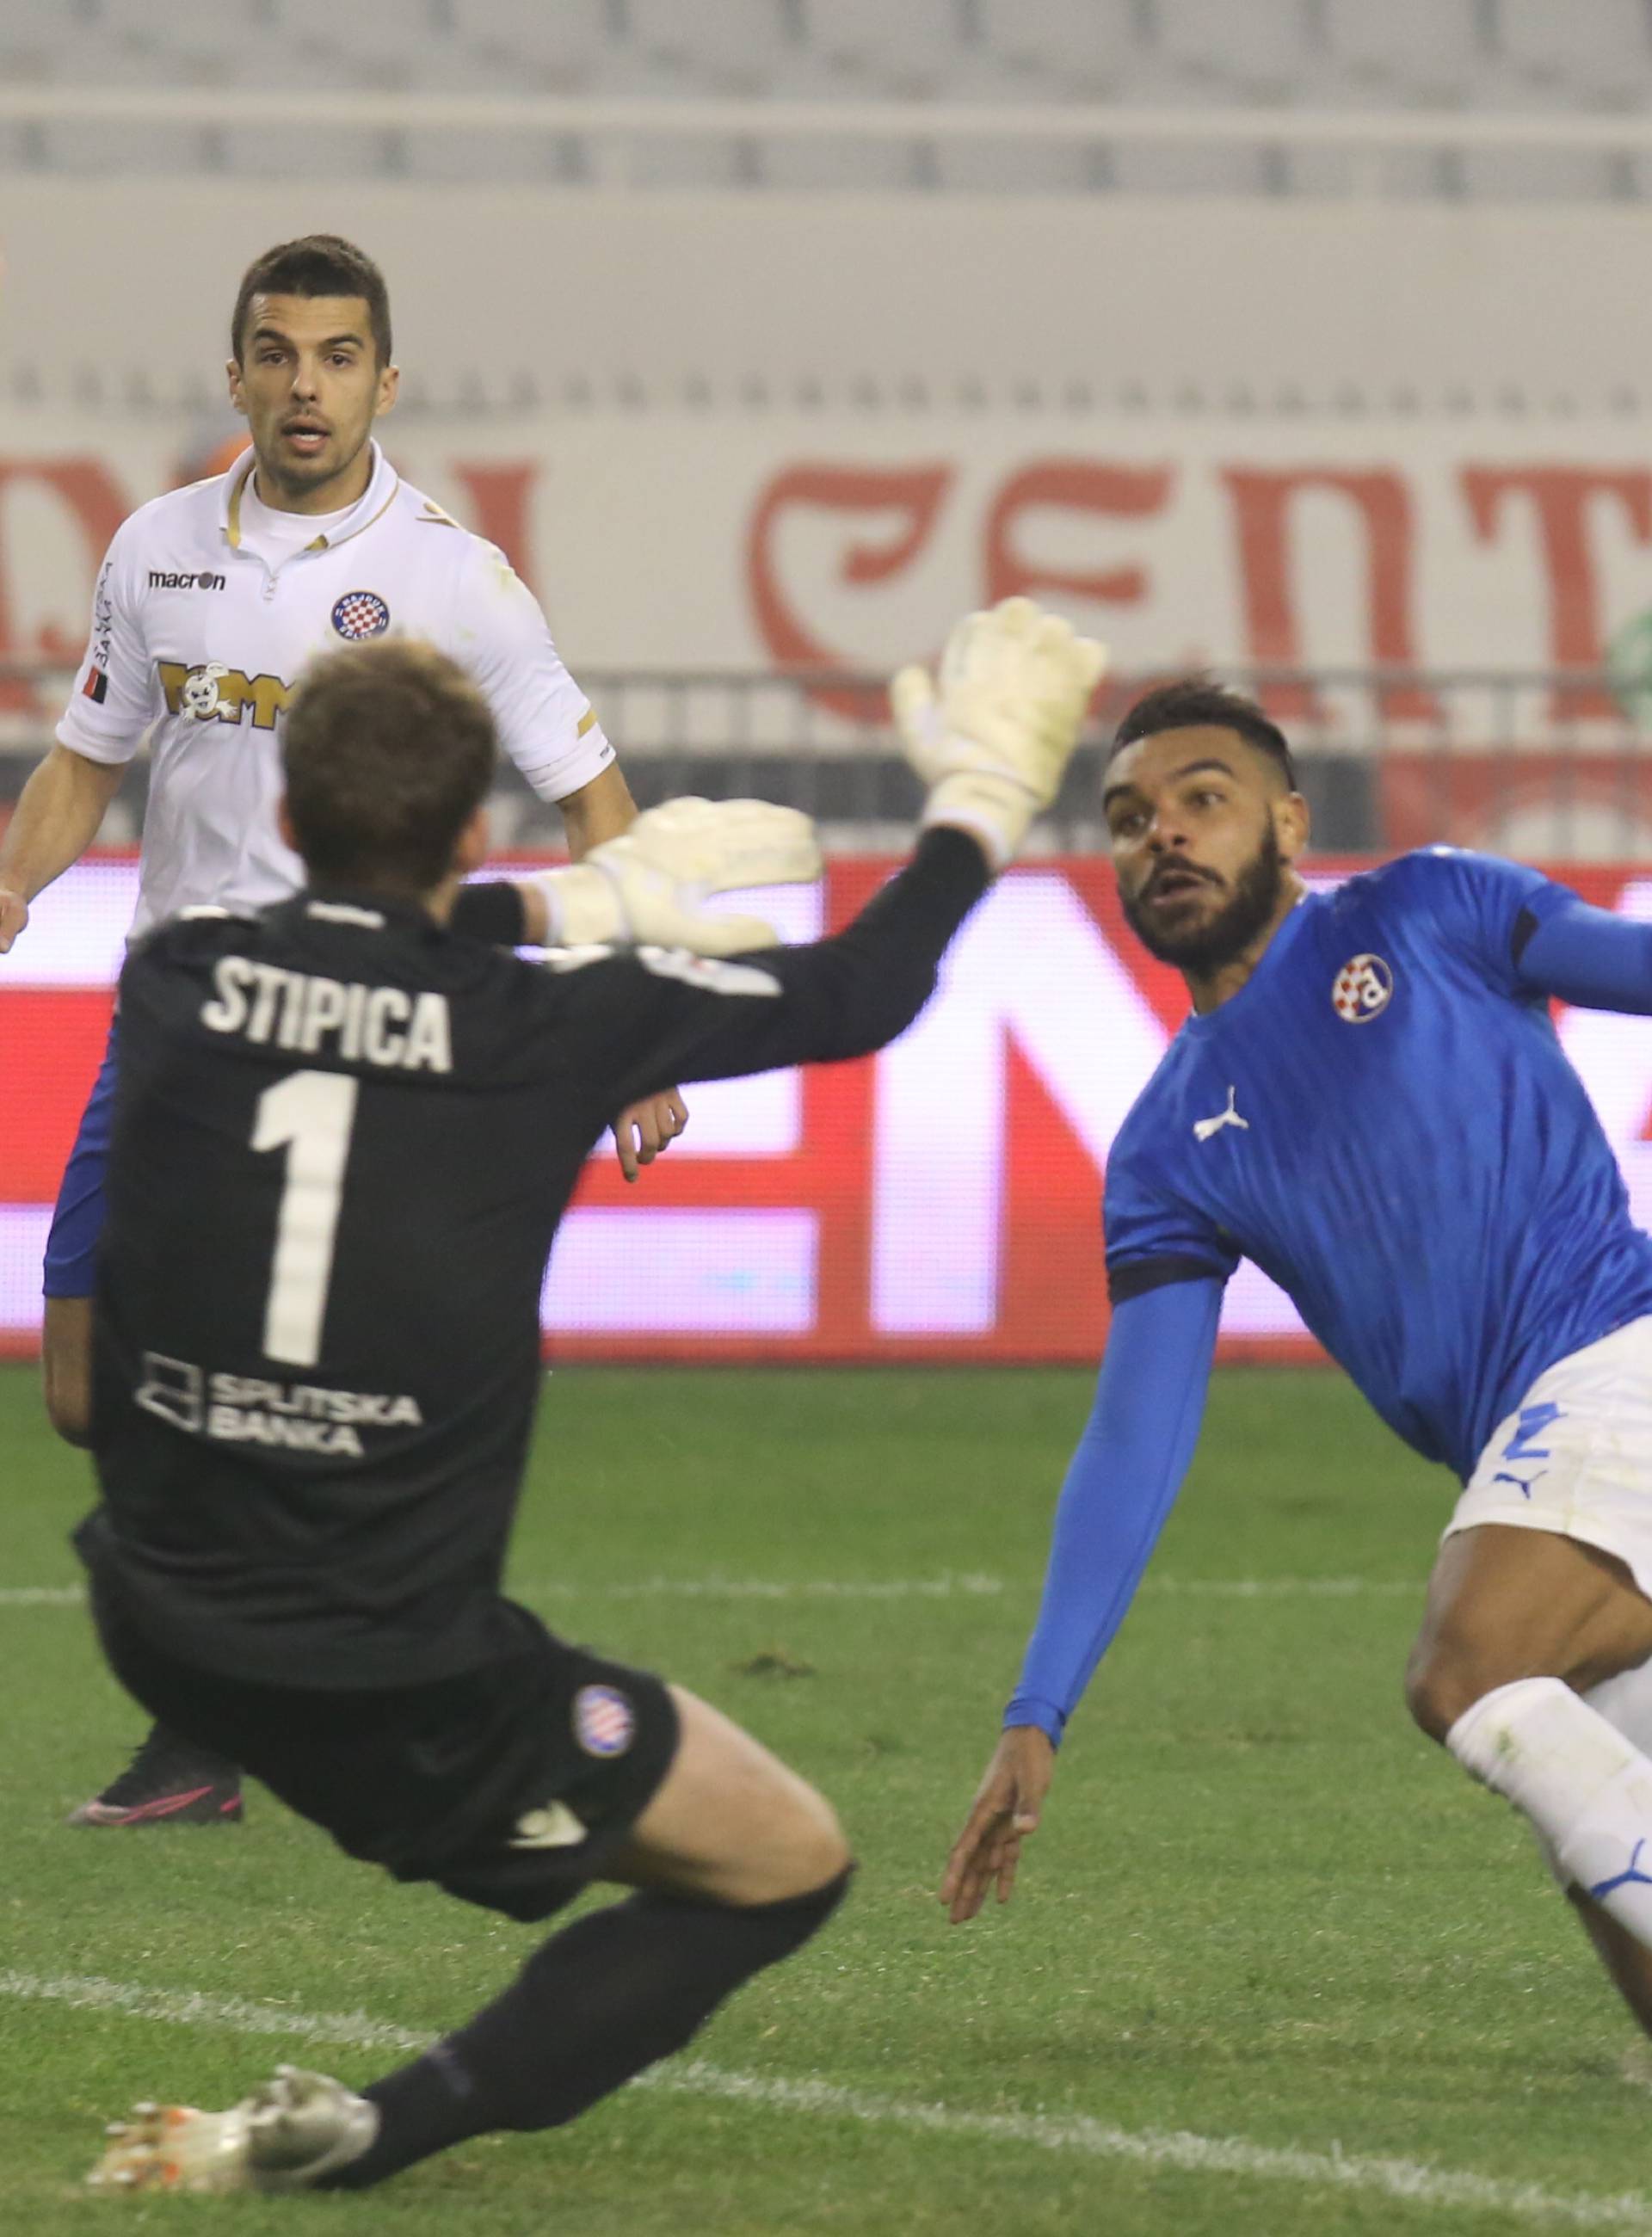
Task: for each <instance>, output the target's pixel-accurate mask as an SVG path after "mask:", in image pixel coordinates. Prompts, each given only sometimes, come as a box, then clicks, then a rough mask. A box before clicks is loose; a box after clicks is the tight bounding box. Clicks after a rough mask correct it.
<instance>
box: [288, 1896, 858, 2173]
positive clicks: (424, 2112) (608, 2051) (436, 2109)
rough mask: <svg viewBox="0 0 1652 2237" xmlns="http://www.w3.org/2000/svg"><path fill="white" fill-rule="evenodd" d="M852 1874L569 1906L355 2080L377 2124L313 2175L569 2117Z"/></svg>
mask: <svg viewBox="0 0 1652 2237" xmlns="http://www.w3.org/2000/svg"><path fill="white" fill-rule="evenodd" d="M851 1869H852V1867H851ZM848 1886H849V1871H843V1872H841V1873H840V1874H839V1875H838V1876H837V1877H836V1879H832V1880H829V1881H828V1882H827V1884H826V1885H825V1886H824V1887H822V1888H816V1890H815V1891H814V1892H813V1893H812V1894H810V1895H803V1896H794V1897H790V1898H789V1899H788V1900H787V1901H786V1902H784V1903H767V1904H756V1905H752V1906H750V1907H747V1908H745V1909H736V1908H735V1907H734V1906H733V1905H730V1904H707V1903H690V1902H686V1901H684V1899H683V1898H681V1897H677V1896H669V1895H657V1894H648V1895H634V1896H632V1897H630V1898H629V1899H628V1900H627V1901H626V1902H624V1903H617V1904H611V1905H610V1906H609V1908H608V1909H607V1910H598V1911H592V1912H591V1914H590V1916H589V1917H585V1918H581V1919H578V1920H576V1921H575V1923H574V1924H573V1925H572V1926H569V1927H565V1929H564V1930H563V1931H562V1932H561V1933H560V1934H558V1935H555V1936H553V1937H552V1939H551V1940H550V1941H549V1942H547V1943H545V1946H544V1948H543V1949H540V1950H535V1952H534V1953H533V1955H532V1957H530V1958H529V1959H528V1961H527V1963H526V1964H525V1966H524V1967H523V1968H522V1970H521V1972H520V1973H519V1975H518V1976H517V1977H516V1979H515V1980H514V1981H513V1982H512V1984H511V1986H510V1987H509V1988H508V1989H507V1990H506V1991H505V1993H504V1995H503V1996H499V1997H496V1998H495V2000H494V2001H493V2003H491V2004H489V2005H488V2006H487V2007H486V2009H485V2010H483V2011H481V2012H479V2013H478V2014H477V2016H476V2017H475V2018H474V2019H473V2020H472V2022H471V2023H470V2024H469V2026H468V2027H465V2028H461V2029H459V2031H458V2032H457V2033H456V2034H453V2035H450V2036H446V2037H445V2038H444V2039H443V2041H442V2042H439V2043H438V2044H437V2045H436V2046H435V2047H434V2049H432V2050H428V2051H426V2054H425V2056H423V2057H422V2058H420V2059H418V2060H416V2061H415V2062H413V2065H411V2066H405V2067H403V2068H402V2069H400V2072H398V2073H395V2074H390V2075H386V2076H385V2078H384V2080H383V2081H382V2082H373V2083H372V2084H371V2085H370V2086H369V2087H368V2088H367V2089H365V2090H364V2091H363V2092H362V2095H364V2096H365V2097H367V2098H368V2099H369V2100H370V2101H371V2102H373V2104H375V2105H376V2106H377V2107H378V2108H379V2133H378V2135H377V2136H376V2137H375V2138H374V2139H373V2142H372V2143H371V2144H370V2145H369V2146H368V2148H367V2150H366V2151H365V2152H364V2153H362V2155H361V2156H360V2158H359V2159H354V2160H352V2161H350V2162H349V2164H348V2166H347V2167H342V2168H339V2169H338V2171H337V2172H336V2174H333V2175H332V2176H330V2177H328V2178H327V2180H326V2181H324V2182H322V2183H320V2184H319V2185H318V2186H317V2188H320V2189H325V2190H362V2189H365V2188H367V2186H368V2185H369V2184H371V2183H375V2182H382V2181H384V2180H385V2178H386V2176H387V2175H393V2174H400V2171H401V2169H402V2168H407V2167H412V2166H413V2163H414V2162H415V2161H418V2160H423V2159H428V2158H429V2157H430V2156H431V2155H432V2154H433V2153H434V2152H440V2151H446V2149H447V2148H449V2147H450V2146H451V2145H453V2144H458V2143H462V2142H463V2141H465V2139H466V2137H467V2136H479V2135H485V2134H486V2132H487V2131H488V2130H490V2129H494V2128H558V2127H560V2125H561V2124H562V2123H563V2122H565V2121H572V2120H573V2119H574V2118H575V2116H576V2115H578V2114H580V2113H583V2112H585V2109H586V2108H587V2107H589V2106H591V2105H594V2104H595V2103H596V2102H597V2101H598V2098H600V2097H606V2096H607V2095H609V2094H610V2092H611V2091H612V2090H615V2089H618V2088H619V2086H620V2084H621V2083H622V2082H629V2081H630V2080H631V2076H632V2075H634V2074H640V2073H641V2072H642V2070H643V2069H644V2067H646V2066H652V2065H653V2064H654V2062H656V2060H657V2059H662V2058H669V2057H670V2056H671V2053H672V2052H673V2051H677V2050H681V2049H683V2047H684V2044H685V2043H686V2042H689V2041H690V2040H691V2037H692V2036H694V2035H695V2034H696V2033H697V2030H698V2029H699V2028H700V2027H701V2026H702V2025H703V2024H704V2022H705V2021H706V2020H708V2019H709V2018H710V2016H711V2014H712V2013H713V2012H714V2011H715V2010H716V2009H717V2006H718V2005H719V2004H720V2003H722V2002H723V2001H724V1997H725V1996H730V1995H732V1993H733V1991H734V1990H736V1989H737V1988H738V1987H739V1986H740V1984H741V1983H742V1982H743V1981H749V1980H750V1978H751V1976H752V1975H753V1974H754V1973H758V1972H761V1971H762V1970H763V1967H764V1966H765V1965H773V1964H776V1963H778V1961H779V1960H780V1959H781V1958H783V1957H790V1956H791V1955H792V1953H793V1952H794V1951H795V1950H801V1949H802V1947H803V1944H804V1943H805V1942H807V1941H808V1940H809V1937H810V1936H811V1935H812V1934H815V1933H816V1932H817V1931H818V1930H819V1929H820V1928H821V1927H823V1925H824V1924H825V1923H826V1921H827V1920H828V1919H829V1917H831V1915H832V1913H833V1911H834V1910H836V1908H837V1906H838V1904H840V1903H841V1902H842V1900H843V1895H844V1892H845V1891H846V1890H847V1888H848Z"/></svg>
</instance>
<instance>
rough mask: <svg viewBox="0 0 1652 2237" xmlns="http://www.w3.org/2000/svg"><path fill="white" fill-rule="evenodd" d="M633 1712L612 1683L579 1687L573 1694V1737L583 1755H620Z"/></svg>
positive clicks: (633, 1724)
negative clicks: (582, 1750)
mask: <svg viewBox="0 0 1652 2237" xmlns="http://www.w3.org/2000/svg"><path fill="white" fill-rule="evenodd" d="M636 1730H637V1712H636V1711H635V1710H634V1709H633V1708H632V1707H631V1703H630V1701H629V1700H628V1699H626V1697H625V1695H624V1693H621V1692H620V1691H619V1689H618V1686H581V1687H580V1688H579V1691H578V1693H576V1694H575V1695H574V1697H573V1736H574V1738H575V1739H577V1740H578V1743H579V1745H580V1746H581V1747H582V1748H584V1750H585V1753H586V1754H587V1755H596V1756H611V1755H624V1752H625V1751H626V1749H627V1748H628V1747H629V1746H630V1745H631V1738H632V1735H633V1734H634V1733H635V1732H636Z"/></svg>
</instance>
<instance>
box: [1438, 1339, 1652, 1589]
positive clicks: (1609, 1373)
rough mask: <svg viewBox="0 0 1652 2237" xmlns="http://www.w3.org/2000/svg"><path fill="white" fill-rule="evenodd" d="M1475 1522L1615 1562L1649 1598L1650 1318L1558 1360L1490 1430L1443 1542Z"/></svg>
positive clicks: (1651, 1575)
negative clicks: (1575, 1546) (1588, 1549)
mask: <svg viewBox="0 0 1652 2237" xmlns="http://www.w3.org/2000/svg"><path fill="white" fill-rule="evenodd" d="M1483 1522H1502V1523H1507V1524H1509V1525H1510V1526H1512V1527H1513V1528H1516V1529H1523V1530H1550V1531H1552V1532H1554V1533H1555V1534H1556V1536H1558V1537H1561V1538H1576V1539H1579V1540H1581V1541H1582V1542H1583V1544H1584V1545H1586V1546H1597V1547H1599V1548H1600V1549H1601V1551H1602V1553H1603V1554H1616V1556H1617V1559H1618V1560H1619V1561H1622V1563H1623V1565H1624V1566H1625V1567H1626V1568H1627V1569H1628V1570H1629V1574H1630V1575H1631V1576H1632V1577H1633V1578H1634V1580H1635V1583H1636V1584H1637V1585H1638V1586H1639V1587H1640V1588H1641V1590H1642V1592H1643V1593H1644V1594H1646V1596H1647V1598H1648V1599H1649V1600H1652V1316H1647V1317H1644V1318H1642V1319H1641V1320H1638V1321H1630V1322H1629V1324H1628V1326H1627V1327H1625V1328H1621V1329H1615V1330H1613V1332H1612V1334H1611V1335H1610V1336H1602V1338H1601V1340H1600V1342H1599V1343H1590V1344H1585V1346H1584V1347H1583V1350H1582V1351H1574V1352H1569V1353H1568V1355H1567V1356H1566V1357H1565V1358H1564V1359H1557V1360H1556V1362H1555V1364H1554V1365H1553V1366H1552V1367H1550V1368H1547V1369H1545V1370H1544V1371H1543V1374H1541V1375H1540V1376H1538V1377H1537V1380H1536V1382H1534V1383H1533V1384H1532V1386H1531V1388H1530V1390H1528V1391H1527V1393H1526V1395H1525V1396H1524V1397H1523V1399H1522V1400H1521V1402H1520V1404H1519V1406H1518V1407H1517V1409H1516V1410H1515V1411H1514V1412H1513V1413H1512V1414H1510V1415H1507V1416H1505V1418H1504V1419H1503V1421H1501V1422H1498V1424H1497V1428H1496V1429H1494V1430H1493V1431H1492V1434H1491V1437H1490V1442H1488V1443H1487V1445H1486V1448H1485V1450H1484V1451H1483V1453H1482V1454H1481V1455H1480V1458H1479V1461H1478V1462H1477V1464H1476V1467H1475V1471H1474V1474H1473V1475H1471V1476H1470V1478H1469V1481H1468V1482H1467V1484H1466V1485H1465V1486H1464V1491H1463V1495H1462V1497H1461V1498H1460V1499H1459V1500H1458V1501H1457V1506H1456V1508H1454V1509H1453V1511H1452V1514H1451V1520H1450V1522H1448V1523H1447V1525H1446V1526H1445V1531H1444V1535H1445V1536H1446V1537H1447V1538H1450V1536H1451V1535H1452V1534H1453V1533H1454V1532H1456V1531H1458V1530H1472V1529H1475V1528H1477V1526H1478V1525H1479V1524H1481V1523H1483Z"/></svg>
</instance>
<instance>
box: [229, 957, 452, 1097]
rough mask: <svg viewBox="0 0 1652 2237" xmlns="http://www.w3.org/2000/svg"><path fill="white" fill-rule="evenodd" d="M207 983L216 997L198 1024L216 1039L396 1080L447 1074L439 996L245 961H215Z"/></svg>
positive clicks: (448, 1053) (446, 1027) (448, 1049)
mask: <svg viewBox="0 0 1652 2237" xmlns="http://www.w3.org/2000/svg"><path fill="white" fill-rule="evenodd" d="M212 975H213V980H214V982H215V985H216V987H217V990H218V991H217V993H216V995H215V998H214V999H213V1000H211V1001H210V1002H208V1003H206V1004H204V1005H203V1006H202V1012H201V1022H202V1025H203V1026H210V1027H211V1029H212V1031H213V1032H214V1033H241V1034H242V1035H244V1036H245V1038H246V1039H248V1040H249V1041H261V1042H266V1043H269V1044H273V1045H274V1046H275V1047H276V1048H284V1049H297V1050H299V1051H301V1053H303V1054H304V1055H305V1056H315V1055H317V1054H319V1053H320V1052H321V1051H322V1050H324V1049H325V1050H326V1052H327V1053H328V1054H329V1055H332V1056H341V1057H343V1058H344V1059H346V1061H347V1062H348V1063H351V1064H379V1065H394V1066H398V1067H399V1068H400V1070H401V1071H403V1072H451V1071H452V1070H453V1026H452V1021H451V1020H450V1019H449V1017H448V1013H447V997H446V994H433V993H431V992H430V991H429V990H428V988H426V989H425V990H424V991H422V992H421V993H416V994H410V993H408V992H407V990H406V987H364V986H362V985H361V984H360V981H357V980H351V981H349V982H347V981H345V980H342V979H323V978H321V977H320V976H319V975H318V974H316V973H313V972H308V971H283V970H281V967H279V966H278V965H276V964H274V963H254V962H252V961H250V960H248V957H246V956H244V955H223V956H220V958H219V959H218V963H217V966H216V968H215V970H214V972H213V974H212Z"/></svg>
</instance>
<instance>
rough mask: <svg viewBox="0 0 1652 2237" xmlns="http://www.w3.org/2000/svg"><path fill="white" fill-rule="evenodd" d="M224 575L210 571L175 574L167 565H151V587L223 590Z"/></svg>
mask: <svg viewBox="0 0 1652 2237" xmlns="http://www.w3.org/2000/svg"><path fill="white" fill-rule="evenodd" d="M223 587H224V577H222V576H221V575H215V574H213V573H211V572H210V571H203V572H202V573H200V574H197V575H192V574H187V573H186V574H182V575H179V574H174V573H173V572H172V571H170V570H169V569H168V568H165V567H151V568H150V570H149V588H150V589H151V590H152V591H221V590H222V589H223Z"/></svg>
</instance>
